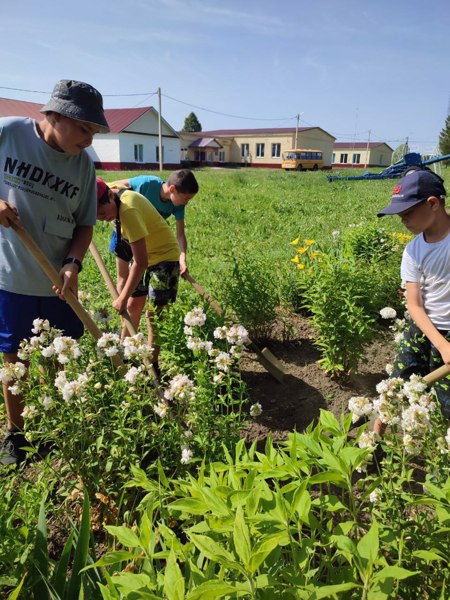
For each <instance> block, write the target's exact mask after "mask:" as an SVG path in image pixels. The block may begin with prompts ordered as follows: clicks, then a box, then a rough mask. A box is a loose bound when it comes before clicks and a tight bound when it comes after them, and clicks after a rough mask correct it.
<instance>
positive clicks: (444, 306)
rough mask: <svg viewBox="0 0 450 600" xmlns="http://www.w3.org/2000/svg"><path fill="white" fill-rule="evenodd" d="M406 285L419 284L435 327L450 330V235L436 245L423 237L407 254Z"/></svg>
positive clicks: (405, 258)
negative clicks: (409, 283) (410, 283)
mask: <svg viewBox="0 0 450 600" xmlns="http://www.w3.org/2000/svg"><path fill="white" fill-rule="evenodd" d="M400 272H401V277H402V281H405V282H408V281H410V282H413V283H419V284H420V288H421V293H422V301H423V305H424V308H425V312H426V313H427V315H428V316H429V318H430V320H431V322H432V323H433V325H434V326H435V327H437V328H438V329H441V330H445V331H447V330H450V234H449V235H447V237H445V238H444V239H443V240H441V241H439V242H434V243H432V244H430V243H428V242H426V241H425V239H424V237H423V234H422V233H421V234H419V235H418V236H417V237H415V238H414V239H413V240H412V241H411V242H410V243H409V244H408V245H407V246H406V248H405V250H404V252H403V258H402V265H401V270H400Z"/></svg>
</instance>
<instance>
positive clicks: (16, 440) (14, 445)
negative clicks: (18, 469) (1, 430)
mask: <svg viewBox="0 0 450 600" xmlns="http://www.w3.org/2000/svg"><path fill="white" fill-rule="evenodd" d="M29 445H30V444H29V443H28V442H27V440H26V439H25V436H24V435H23V433H21V432H20V431H8V433H7V434H6V437H5V439H4V440H3V443H2V445H1V446H0V465H2V466H6V465H19V464H20V463H23V462H24V460H25V457H26V455H27V453H26V451H25V450H22V448H24V447H26V446H29Z"/></svg>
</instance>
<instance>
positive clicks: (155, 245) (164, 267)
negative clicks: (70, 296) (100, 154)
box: [97, 177, 180, 375]
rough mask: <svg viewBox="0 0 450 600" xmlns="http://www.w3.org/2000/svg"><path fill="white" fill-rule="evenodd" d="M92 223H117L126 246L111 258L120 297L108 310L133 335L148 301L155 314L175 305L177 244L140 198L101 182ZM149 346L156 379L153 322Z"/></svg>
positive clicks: (146, 201) (119, 187)
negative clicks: (127, 320) (126, 322)
mask: <svg viewBox="0 0 450 600" xmlns="http://www.w3.org/2000/svg"><path fill="white" fill-rule="evenodd" d="M97 219H98V220H100V221H116V232H117V235H118V238H119V246H120V241H121V238H125V240H126V241H128V242H129V246H130V249H131V252H130V255H129V256H123V255H122V258H121V257H120V256H118V255H117V253H116V266H117V291H118V292H119V297H118V298H117V299H116V300H115V301H114V302H113V308H114V309H115V310H116V311H117V312H118V313H119V314H120V313H122V312H124V310H125V309H127V310H128V312H129V314H130V317H131V321H132V323H133V325H134V327H135V328H136V329H137V328H138V327H139V322H140V319H141V314H142V311H143V308H144V306H145V300H146V297H147V296H148V298H149V300H150V301H151V303H152V304H153V306H154V308H155V310H156V312H157V313H160V312H161V310H162V309H163V307H164V306H166V305H167V304H168V303H169V302H174V301H175V300H176V297H177V291H178V280H179V275H180V264H179V249H178V242H177V239H176V237H175V235H174V233H173V231H172V229H171V228H170V226H169V225H168V224H167V223H166V221H165V220H164V218H163V217H162V216H161V215H160V214H159V213H158V211H157V210H156V208H155V207H154V206H153V205H152V204H151V203H150V202H149V201H148V200H147V199H146V198H145V197H144V196H142V195H141V194H138V193H137V192H133V191H132V190H128V189H126V188H125V187H124V186H117V187H112V188H109V187H108V186H107V184H106V183H105V181H103V179H100V177H97ZM125 240H123V241H125ZM148 343H149V345H150V346H152V347H153V366H154V368H155V370H156V372H157V374H158V375H159V374H160V369H159V364H158V358H159V352H160V346H159V344H158V343H156V341H155V332H154V325H153V320H152V318H150V328H149V339H148Z"/></svg>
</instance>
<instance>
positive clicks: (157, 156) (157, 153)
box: [156, 146, 164, 163]
mask: <svg viewBox="0 0 450 600" xmlns="http://www.w3.org/2000/svg"><path fill="white" fill-rule="evenodd" d="M162 159H163V162H164V146H163V147H162ZM156 162H158V163H159V146H156Z"/></svg>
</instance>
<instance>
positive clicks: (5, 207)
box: [0, 200, 19, 227]
mask: <svg viewBox="0 0 450 600" xmlns="http://www.w3.org/2000/svg"><path fill="white" fill-rule="evenodd" d="M11 222H12V223H18V222H19V213H18V212H17V208H16V207H15V206H11V204H9V203H8V202H6V200H0V225H2V226H3V227H11Z"/></svg>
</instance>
